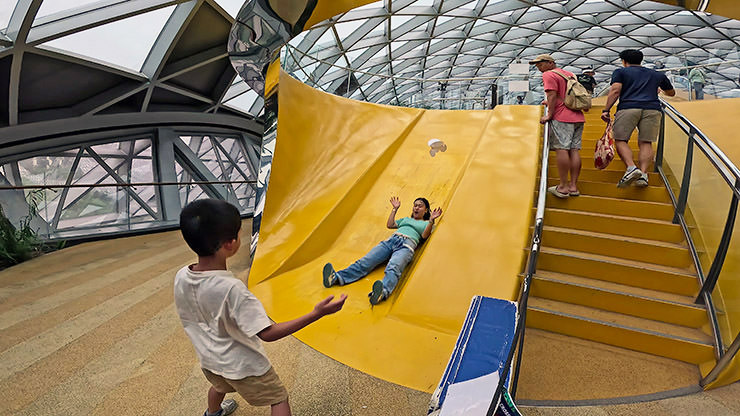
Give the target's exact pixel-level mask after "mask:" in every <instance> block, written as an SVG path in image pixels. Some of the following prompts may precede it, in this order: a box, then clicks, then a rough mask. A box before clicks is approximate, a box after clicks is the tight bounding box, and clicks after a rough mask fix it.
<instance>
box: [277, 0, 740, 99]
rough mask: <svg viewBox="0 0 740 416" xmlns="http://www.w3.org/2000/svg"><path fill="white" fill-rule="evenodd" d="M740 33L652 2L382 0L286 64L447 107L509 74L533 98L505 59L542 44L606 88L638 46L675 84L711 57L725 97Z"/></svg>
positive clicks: (304, 45) (351, 87)
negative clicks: (624, 54) (624, 56)
mask: <svg viewBox="0 0 740 416" xmlns="http://www.w3.org/2000/svg"><path fill="white" fill-rule="evenodd" d="M739 42H740V21H737V20H733V19H728V18H725V17H721V16H717V15H712V14H709V13H704V12H696V11H689V10H686V9H683V8H678V7H675V6H670V5H667V4H663V3H657V2H652V1H644V0H568V1H565V0H384V1H377V2H375V3H371V4H368V5H366V6H363V7H360V8H357V9H354V10H351V11H349V12H347V13H345V14H342V15H339V16H335V17H334V18H331V19H328V20H326V21H324V22H321V23H320V24H317V25H316V26H314V27H313V28H312V29H310V30H309V31H307V32H304V33H302V34H300V35H299V36H298V37H297V38H295V39H293V40H292V41H291V42H290V43H289V46H288V47H287V48H285V49H284V51H283V66H284V68H285V69H286V70H287V71H289V72H290V73H292V74H293V75H294V76H295V77H297V78H299V79H301V80H302V81H304V82H306V83H308V84H309V85H312V86H314V87H317V88H320V89H322V90H324V91H327V92H332V93H337V94H340V95H345V96H347V95H348V96H350V97H352V98H355V99H359V100H364V101H370V102H376V103H383V104H392V105H412V106H417V105H421V106H425V107H427V108H439V107H440V106H441V103H442V102H443V101H444V99H443V98H442V97H447V98H445V99H447V100H450V99H453V98H450V97H455V98H454V99H455V100H457V99H459V100H461V101H462V100H468V101H472V102H476V103H478V102H480V101H481V98H482V97H486V96H487V95H488V96H490V91H491V87H492V84H493V83H496V82H497V79H500V81H498V84H499V93H503V94H504V95H506V94H507V93H508V91H507V90H506V89H505V88H504V90H503V91H502V90H501V87H502V84H503V85H505V84H506V81H507V80H513V79H524V80H526V79H527V78H529V79H532V81H533V82H531V83H530V86H531V87H530V90H531V91H533V92H534V93H535V94H534V95H533V97H532V99H530V102H535V100H534V98H535V96H536V95H537V92H538V91H539V95H541V93H542V87H541V85H540V84H541V82H539V79H538V78H537V77H535V75H537V74H538V73H537V72H536V70H535V69H534V67H531V68H530V74H529V76H527V75H523V76H522V75H513V74H509V72H508V71H509V70H508V68H509V64H511V63H516V62H521V63H526V62H527V61H528V60H529V59H531V58H533V57H534V56H536V55H538V54H541V53H549V54H551V55H553V57H554V58H555V59H556V60H557V63H558V65H559V66H561V67H564V68H566V69H568V70H571V71H573V72H576V73H580V72H581V71H582V70H583V69H584V68H586V67H592V68H593V69H594V70H595V71H596V74H597V75H596V79H597V81H599V82H600V84H601V85H600V87H602V88H603V87H605V86H606V85H608V81H609V78H610V76H611V73H612V71H613V70H614V69H616V68H617V67H618V65H620V62H619V59H618V54H619V52H620V51H622V50H624V49H628V48H635V49H640V50H641V51H642V52H643V53H644V54H645V62H644V64H645V65H646V66H649V67H653V66H655V65H658V67H660V66H661V65H662V66H663V68H665V69H671V70H672V71H673V72H672V74H673V75H675V77H674V83H677V84H678V85H677V88H679V87H680V85H681V83H682V82H683V83H685V81H686V80H685V75H686V71H687V68H686V67H687V66H689V67H690V66H694V65H706V64H714V65H710V66H705V67H704V69H705V71H706V72H707V74H708V81H707V84H708V87H705V91H706V92H708V93H709V94H715V96H718V97H722V96H734V95H735V94H737V95H740V80H739V79H738V77H739V76H740V65H738V64H739V63H740V54H739V53H738V51H739V49H740V44H739ZM681 67H683V68H681ZM499 77H501V78H499ZM438 80H448V81H447V82H446V84H447V85H444V86H442V85H440V82H439V81H438ZM501 81H503V82H501ZM442 90H444V91H442ZM597 90H598V87H597ZM347 93H349V94H347ZM453 107H454V106H453ZM447 108H450V106H448V107H447ZM467 108H473V107H471V106H468V107H467ZM476 108H479V107H476Z"/></svg>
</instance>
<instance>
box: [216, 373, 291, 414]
mask: <svg viewBox="0 0 740 416" xmlns="http://www.w3.org/2000/svg"><path fill="white" fill-rule="evenodd" d="M201 370H203V374H205V376H206V378H207V379H208V381H210V382H211V385H213V388H214V389H216V391H218V392H219V393H233V392H237V393H239V395H240V396H242V397H243V398H244V400H246V401H247V402H248V403H249V404H251V405H252V406H272V405H273V404H278V403H281V402H284V401H286V400H288V390H286V389H285V386H283V382H282V381H280V378H279V377H278V375H277V373H276V372H275V370H274V369H273V368H272V367H270V369H269V370H267V372H266V373H265V374H263V375H261V376H253V377H245V378H243V379H241V380H229V379H227V378H224V377H222V376H220V375H218V374H213V373H212V372H210V371H208V370H206V369H205V368H201Z"/></svg>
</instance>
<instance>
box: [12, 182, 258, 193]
mask: <svg viewBox="0 0 740 416" xmlns="http://www.w3.org/2000/svg"><path fill="white" fill-rule="evenodd" d="M232 183H257V181H254V180H252V181H193V182H137V183H86V184H79V183H76V184H69V185H66V184H57V185H23V186H0V191H15V190H24V189H51V190H52V191H53V190H54V189H67V188H105V187H116V188H123V187H127V186H130V187H132V188H135V187H137V186H160V185H161V186H167V185H228V184H232ZM55 192H56V191H55Z"/></svg>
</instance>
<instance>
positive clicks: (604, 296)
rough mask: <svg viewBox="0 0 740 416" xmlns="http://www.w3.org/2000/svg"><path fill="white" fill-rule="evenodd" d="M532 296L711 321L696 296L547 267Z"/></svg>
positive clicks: (698, 323)
mask: <svg viewBox="0 0 740 416" xmlns="http://www.w3.org/2000/svg"><path fill="white" fill-rule="evenodd" d="M531 295H532V296H536V297H539V298H543V299H552V300H557V301H560V302H567V303H572V304H576V305H582V306H588V307H591V308H597V309H603V310H607V311H611V312H617V313H621V314H625V315H630V316H636V317H639V318H645V319H653V320H656V321H660V322H665V323H670V324H675V325H682V326H687V327H691V328H701V327H702V325H704V324H705V323H706V321H707V313H706V310H705V309H704V308H703V307H701V306H698V305H695V304H694V303H693V302H694V298H693V297H689V296H679V295H674V294H670V293H665V292H660V291H655V290H649V289H641V288H636V287H633V286H626V285H621V284H618V283H612V282H605V281H603V280H595V279H589V278H585V277H579V276H573V275H569V274H562V273H555V272H548V271H544V270H543V271H538V272H537V274H536V275H535V276H534V277H533V280H532V292H531Z"/></svg>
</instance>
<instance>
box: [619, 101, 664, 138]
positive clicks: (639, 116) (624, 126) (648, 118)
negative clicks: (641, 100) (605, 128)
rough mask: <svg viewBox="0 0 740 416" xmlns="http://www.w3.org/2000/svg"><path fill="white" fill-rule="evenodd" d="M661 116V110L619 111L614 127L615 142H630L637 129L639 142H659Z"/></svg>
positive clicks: (634, 109) (636, 109) (637, 109)
mask: <svg viewBox="0 0 740 416" xmlns="http://www.w3.org/2000/svg"><path fill="white" fill-rule="evenodd" d="M660 114H661V112H660V110H643V109H640V108H628V109H626V110H619V111H617V114H616V115H615V116H614V124H613V125H612V134H613V136H614V140H621V141H625V142H626V141H629V139H630V136H631V135H632V132H633V131H634V130H635V127H637V131H638V134H637V141H640V142H655V141H657V140H658V133H660Z"/></svg>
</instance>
